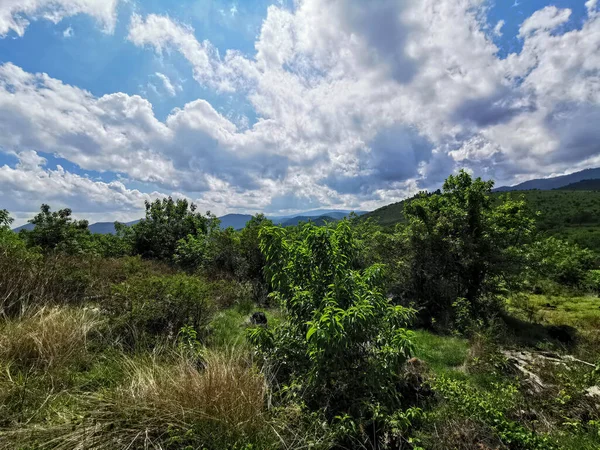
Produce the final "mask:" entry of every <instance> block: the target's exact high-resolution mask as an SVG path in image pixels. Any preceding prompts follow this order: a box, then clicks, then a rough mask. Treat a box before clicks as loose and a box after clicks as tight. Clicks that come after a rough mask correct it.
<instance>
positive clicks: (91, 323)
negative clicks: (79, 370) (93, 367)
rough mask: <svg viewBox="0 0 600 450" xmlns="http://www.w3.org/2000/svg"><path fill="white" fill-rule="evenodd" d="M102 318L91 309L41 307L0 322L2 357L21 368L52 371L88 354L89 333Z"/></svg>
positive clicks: (1, 358)
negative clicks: (25, 314) (31, 312)
mask: <svg viewBox="0 0 600 450" xmlns="http://www.w3.org/2000/svg"><path fill="white" fill-rule="evenodd" d="M101 324H102V319H101V318H100V317H99V316H98V314H97V313H96V312H94V311H93V310H91V309H81V308H70V307H52V308H51V307H47V308H42V309H40V310H39V311H37V312H36V313H35V314H33V315H31V316H26V317H23V318H21V319H12V320H10V319H9V320H6V321H5V322H4V323H3V324H2V325H0V360H1V361H4V362H5V363H6V364H8V365H11V366H12V365H14V366H17V367H19V368H24V369H27V368H35V369H44V370H50V369H54V368H57V367H63V366H65V365H67V364H72V363H73V362H74V361H77V360H78V359H80V358H81V357H82V356H84V355H85V353H86V346H87V341H88V335H89V334H90V333H91V332H92V331H95V330H97V329H98V328H99V326H100V325H101Z"/></svg>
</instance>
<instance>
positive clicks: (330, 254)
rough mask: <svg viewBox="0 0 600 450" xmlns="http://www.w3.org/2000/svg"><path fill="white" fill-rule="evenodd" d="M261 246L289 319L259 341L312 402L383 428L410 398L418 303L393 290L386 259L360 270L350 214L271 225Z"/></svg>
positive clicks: (282, 375)
mask: <svg viewBox="0 0 600 450" xmlns="http://www.w3.org/2000/svg"><path fill="white" fill-rule="evenodd" d="M261 248H262V250H263V252H264V254H265V256H266V259H267V269H268V273H269V276H270V280H271V283H272V285H273V287H274V292H273V294H272V295H273V297H275V298H276V299H277V300H278V303H279V304H280V305H281V308H282V310H283V312H284V313H285V319H284V320H283V321H282V322H281V323H280V324H279V326H277V327H274V328H264V327H258V328H255V329H253V330H252V331H251V333H250V338H251V341H252V342H253V343H254V344H255V345H256V346H257V348H258V349H259V350H260V352H261V354H262V355H263V356H264V357H265V358H266V360H267V362H268V363H270V364H271V365H272V366H273V370H274V371H275V373H276V376H277V378H278V380H279V381H280V382H281V383H282V384H283V385H284V386H287V387H288V388H289V389H294V390H296V391H297V392H298V393H299V395H301V396H302V397H303V399H304V400H305V401H306V402H307V404H308V405H309V407H311V408H313V409H319V408H323V409H324V410H325V414H326V416H327V417H329V418H333V417H335V416H339V415H340V414H341V415H344V414H347V415H349V417H350V418H351V419H354V420H358V421H364V423H363V425H364V424H367V425H368V426H369V427H371V428H373V429H379V427H380V426H382V424H378V423H376V422H377V421H378V420H379V419H380V418H379V417H378V414H382V413H384V414H385V416H386V417H391V416H392V415H393V413H394V412H395V411H396V410H398V409H399V408H400V407H401V406H402V402H401V387H402V371H401V368H402V366H403V364H404V363H405V361H406V360H407V359H408V357H409V356H410V354H411V351H412V348H413V346H412V342H411V332H410V331H408V330H407V329H406V328H405V327H406V326H407V325H408V324H409V323H410V321H411V318H412V316H413V311H411V310H409V309H405V308H403V307H402V306H398V305H393V304H392V303H391V301H390V299H389V298H388V297H387V296H386V295H385V292H384V290H383V271H384V267H383V266H381V265H373V266H370V267H367V268H365V269H363V270H358V268H357V256H358V254H357V251H358V248H357V247H356V240H355V237H354V234H353V231H352V228H351V227H350V224H349V222H347V221H342V222H340V223H338V224H337V226H335V227H334V226H326V227H317V226H314V225H312V224H306V225H304V226H302V227H301V228H300V229H299V230H297V231H296V230H294V231H290V230H286V229H284V228H280V227H268V228H263V230H262V231H261ZM377 438H379V436H377ZM374 445H376V444H375V443H374Z"/></svg>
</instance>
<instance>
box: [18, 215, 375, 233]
mask: <svg viewBox="0 0 600 450" xmlns="http://www.w3.org/2000/svg"><path fill="white" fill-rule="evenodd" d="M352 212H354V213H355V214H356V215H358V216H360V215H363V214H365V212H366V211H350V210H339V209H326V210H319V209H316V210H313V211H306V212H303V213H300V214H299V215H292V216H269V219H271V220H272V221H273V223H275V224H278V225H283V226H286V227H287V226H291V225H298V224H299V223H300V222H308V221H309V220H311V221H313V222H314V223H316V224H317V225H323V224H324V223H325V221H327V222H334V221H336V220H341V219H343V218H344V217H346V216H348V215H349V214H351V213H352ZM251 218H252V215H251V214H226V215H224V216H221V217H219V220H221V228H222V229H225V228H229V227H233V228H234V229H236V230H241V229H242V228H244V227H245V226H246V223H247V222H248V221H249V220H250V219H251ZM138 222H139V220H134V221H132V222H127V223H126V224H125V225H134V224H136V223H138ZM88 228H89V229H90V231H91V232H92V233H98V234H115V225H114V222H97V223H93V224H90V225H89V227H88ZM21 230H30V231H31V230H33V225H32V224H30V223H26V224H25V225H21V226H20V227H17V228H14V229H13V231H14V232H16V233H18V232H19V231H21Z"/></svg>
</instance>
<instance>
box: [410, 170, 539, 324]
mask: <svg viewBox="0 0 600 450" xmlns="http://www.w3.org/2000/svg"><path fill="white" fill-rule="evenodd" d="M492 187H493V182H492V181H482V180H481V179H480V178H477V179H472V178H471V176H470V175H469V174H467V173H466V172H464V171H461V172H460V173H459V174H457V175H451V176H449V177H448V178H447V179H446V181H445V182H444V187H443V192H441V193H434V194H427V193H423V194H420V195H419V196H417V197H415V198H413V199H412V200H411V201H410V202H408V203H407V204H406V206H405V208H404V213H405V215H406V217H407V219H408V225H407V227H406V229H405V230H403V231H401V232H402V233H404V236H405V239H406V240H407V243H408V244H407V247H406V248H407V249H408V257H407V264H406V272H407V273H406V284H405V292H404V294H403V297H404V298H407V299H410V300H412V301H414V302H415V303H416V305H417V306H418V307H419V309H420V316H421V319H422V321H423V322H424V323H425V324H427V325H431V322H432V318H433V319H434V320H435V321H436V323H437V324H440V325H442V326H443V327H452V326H453V325H454V324H453V322H455V321H456V320H457V319H460V320H461V322H463V323H462V324H461V327H463V328H464V326H465V322H466V321H467V320H472V321H474V322H479V321H484V322H485V321H486V320H487V319H488V318H490V317H491V316H493V313H494V312H496V310H497V309H498V307H499V304H500V303H499V302H498V301H497V298H498V296H499V295H500V294H503V293H504V292H505V291H506V290H510V289H513V290H515V289H518V288H519V287H520V284H521V282H522V281H523V275H524V272H525V270H524V269H525V267H526V265H527V262H528V261H527V252H526V251H525V250H524V244H527V243H528V242H530V241H531V240H532V238H533V232H534V220H533V218H532V217H530V216H529V213H528V212H527V209H526V204H525V202H524V201H523V200H512V199H510V198H508V197H507V198H504V199H503V201H502V202H501V203H499V204H498V205H496V206H494V205H493V204H492V201H491V197H490V195H491V190H492ZM457 302H458V304H460V306H461V308H458V309H456V308H454V307H453V305H457ZM457 312H458V313H460V314H459V315H457ZM465 314H467V316H468V317H467V316H465Z"/></svg>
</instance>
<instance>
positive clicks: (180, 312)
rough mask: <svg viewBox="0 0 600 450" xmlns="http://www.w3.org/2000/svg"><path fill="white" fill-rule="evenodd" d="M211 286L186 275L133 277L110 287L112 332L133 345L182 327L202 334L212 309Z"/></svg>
mask: <svg viewBox="0 0 600 450" xmlns="http://www.w3.org/2000/svg"><path fill="white" fill-rule="evenodd" d="M213 292H214V291H213V289H212V286H211V285H210V284H209V283H207V282H205V281H204V280H202V279H200V278H197V277H192V276H188V275H165V276H151V277H144V278H133V279H131V280H128V281H126V282H124V283H122V284H119V285H116V286H114V288H113V295H112V298H111V299H110V302H108V304H107V307H108V310H109V313H110V315H111V317H112V322H113V331H114V332H115V333H116V334H117V335H119V336H120V337H121V338H122V339H123V340H124V343H125V344H127V345H129V346H131V347H135V346H138V345H141V346H144V345H154V344H156V343H157V342H158V339H157V338H166V339H167V340H173V339H175V337H176V336H177V333H178V332H179V330H180V329H181V328H182V327H184V326H191V327H193V328H194V329H195V330H196V332H197V333H199V335H200V336H203V334H204V332H205V328H206V325H207V324H208V322H209V320H210V317H211V312H212V310H213V301H212V298H211V296H212V293H213Z"/></svg>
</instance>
